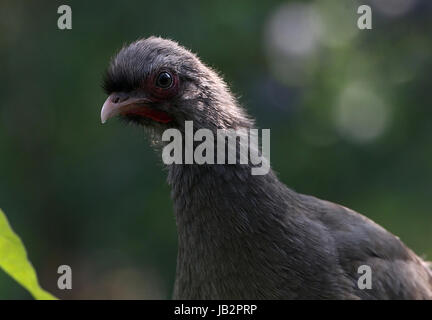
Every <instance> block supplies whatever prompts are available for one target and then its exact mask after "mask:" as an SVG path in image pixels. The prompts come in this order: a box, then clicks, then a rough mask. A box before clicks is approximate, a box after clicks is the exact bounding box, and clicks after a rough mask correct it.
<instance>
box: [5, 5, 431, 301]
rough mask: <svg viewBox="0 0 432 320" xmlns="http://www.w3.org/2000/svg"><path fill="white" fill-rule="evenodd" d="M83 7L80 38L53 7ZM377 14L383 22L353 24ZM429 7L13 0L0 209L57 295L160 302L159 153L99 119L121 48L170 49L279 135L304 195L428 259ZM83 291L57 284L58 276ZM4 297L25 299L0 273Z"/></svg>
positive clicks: (167, 283) (167, 220)
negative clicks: (211, 75)
mask: <svg viewBox="0 0 432 320" xmlns="http://www.w3.org/2000/svg"><path fill="white" fill-rule="evenodd" d="M61 4H68V5H70V6H71V8H72V30H68V31H62V30H59V29H58V28H57V19H58V17H59V16H60V15H59V14H57V8H58V6H59V5H61ZM361 4H369V5H370V6H371V8H372V14H373V29H372V30H359V29H358V28H357V19H358V17H359V15H358V14H357V8H358V6H359V5H361ZM431 27H432V2H431V1H428V0H423V1H421V0H387V1H385V0H374V1H372V0H369V1H366V0H365V1H343V0H337V1H327V0H320V1H318V0H317V1H261V0H254V1H251V0H248V1H214V2H210V1H196V2H195V1H193V2H191V1H128V2H119V1H112V2H110V1H66V2H55V1H44V2H42V1H38V2H36V1H12V0H2V2H1V4H0V74H1V80H0V81H1V85H0V96H1V99H0V207H1V208H2V209H3V210H4V211H5V213H6V214H7V215H8V217H9V220H10V223H11V225H12V226H13V228H14V229H15V231H16V232H17V233H18V234H19V235H20V236H21V237H22V239H23V241H24V244H25V245H26V247H27V250H28V253H29V256H30V259H31V261H32V263H33V264H34V266H35V268H36V270H37V272H38V274H39V277H40V282H41V284H42V286H43V287H44V288H45V289H47V290H49V291H51V292H52V293H54V294H55V295H57V296H58V297H60V298H63V299H78V298H81V299H100V298H118V299H122V298H130V299H157V298H161V299H165V298H169V297H170V295H171V290H172V286H173V281H174V275H175V264H176V254H177V249H176V245H177V243H176V241H177V238H176V237H177V236H176V228H175V220H174V215H173V213H172V203H171V200H170V197H169V188H168V186H167V184H166V182H165V179H166V177H165V173H164V172H163V170H162V164H161V158H160V156H159V155H157V154H156V153H155V152H153V151H152V150H151V148H150V147H149V145H148V143H147V141H146V140H145V136H144V134H143V132H142V130H140V129H139V128H134V127H126V126H125V125H124V124H122V123H121V122H119V121H115V120H114V121H110V122H109V123H108V124H107V125H104V126H102V125H101V123H100V116H99V115H100V109H101V106H102V104H103V102H104V100H105V98H106V97H105V95H104V93H103V92H102V90H101V88H100V83H101V76H102V74H103V71H104V70H105V68H106V67H107V65H108V62H109V59H110V57H111V56H112V55H113V54H114V53H115V52H116V51H117V50H118V49H119V48H121V46H122V45H123V44H125V43H128V42H130V41H133V40H136V39H138V38H140V37H146V36H150V35H160V36H163V37H167V38H171V39H175V40H177V41H179V42H180V43H181V44H183V45H184V46H186V47H188V48H190V49H191V50H192V51H194V52H196V53H198V55H199V56H200V57H201V59H202V60H203V61H204V62H206V63H208V64H209V65H211V66H212V67H214V68H216V69H218V70H220V71H221V72H222V74H224V76H225V79H226V80H227V82H228V83H229V84H230V85H231V87H232V89H233V92H234V93H235V94H236V95H237V96H239V99H240V101H241V103H242V104H243V105H245V106H247V108H248V110H249V112H250V113H251V114H252V115H253V116H254V117H256V118H257V123H258V126H259V127H260V128H270V129H271V130H272V131H271V162H272V164H273V168H274V169H275V171H277V172H278V175H279V177H280V178H281V180H282V181H283V182H285V183H286V184H287V185H289V186H291V187H292V188H293V189H295V190H297V191H299V192H302V193H307V194H312V195H315V196H317V197H320V198H325V199H328V200H330V201H333V202H337V203H340V204H343V205H345V206H349V207H351V208H352V209H355V210H357V211H359V212H361V213H363V214H365V215H367V216H368V217H370V218H372V219H373V220H375V221H376V222H378V223H379V224H381V225H382V226H384V227H385V228H387V229H388V230H390V231H391V232H393V233H395V234H396V235H398V236H399V237H400V238H401V239H402V240H403V241H404V242H405V243H406V244H407V245H408V246H410V247H411V248H412V249H414V250H415V251H416V253H418V254H419V255H426V257H427V258H429V259H432V212H431V210H430V203H431V195H432V194H431V190H432V188H431V187H432V144H431V138H432V126H431V117H432V108H431V99H430V93H431V86H432V78H431V77H432V59H431V53H432V52H431V51H432V42H431V34H432V33H431V31H432V28H431ZM62 264H67V265H70V266H71V267H72V271H73V289H72V290H70V291H60V290H58V289H57V278H58V276H59V275H57V267H58V266H59V265H62ZM0 298H1V299H13V298H18V299H19V298H30V295H29V294H28V293H27V292H26V291H25V290H24V289H22V288H21V287H20V286H19V285H17V284H16V283H15V282H14V281H13V280H12V279H11V278H9V277H8V276H6V275H5V273H4V272H3V271H1V270H0Z"/></svg>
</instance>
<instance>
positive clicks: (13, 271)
mask: <svg viewBox="0 0 432 320" xmlns="http://www.w3.org/2000/svg"><path fill="white" fill-rule="evenodd" d="M0 268H2V269H3V270H4V271H5V272H6V273H7V274H9V275H10V276H11V277H12V278H14V279H15V280H16V281H17V282H18V283H19V284H20V285H22V286H23V287H24V288H26V289H27V290H28V291H29V292H30V293H31V295H32V296H33V297H34V298H35V299H38V300H56V299H57V298H55V297H54V296H53V295H51V294H50V293H48V292H47V291H45V290H43V289H42V288H41V287H40V286H39V282H38V279H37V276H36V272H35V270H34V268H33V266H32V264H31V263H30V261H29V260H28V259H27V252H26V249H25V248H24V245H23V243H22V241H21V239H20V238H19V237H18V235H17V234H16V233H15V232H14V231H13V230H12V228H11V227H10V225H9V222H8V220H7V218H6V216H5V214H4V213H3V211H2V210H1V209H0Z"/></svg>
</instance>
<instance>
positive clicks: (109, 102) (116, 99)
mask: <svg viewBox="0 0 432 320" xmlns="http://www.w3.org/2000/svg"><path fill="white" fill-rule="evenodd" d="M148 102H149V100H148V99H146V98H136V97H132V96H130V95H129V94H127V93H123V92H114V93H112V94H111V95H110V96H109V97H108V98H107V99H106V100H105V103H104V104H103V106H102V110H101V121H102V123H105V122H106V121H107V120H108V119H110V118H113V117H115V116H117V115H119V114H127V113H134V112H135V111H137V110H139V109H140V108H142V107H143V106H144V105H145V104H146V103H148Z"/></svg>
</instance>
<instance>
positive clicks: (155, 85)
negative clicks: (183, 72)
mask: <svg viewBox="0 0 432 320" xmlns="http://www.w3.org/2000/svg"><path fill="white" fill-rule="evenodd" d="M162 78H163V79H162ZM162 80H163V81H162ZM178 84H179V79H178V76H177V74H176V73H175V72H172V71H170V70H167V69H160V70H159V71H158V72H155V73H154V75H153V77H151V78H150V82H149V83H148V88H149V90H150V92H151V95H152V97H153V98H154V99H155V100H156V101H161V100H168V99H171V98H173V97H174V96H176V95H177V93H178V88H179V85H178Z"/></svg>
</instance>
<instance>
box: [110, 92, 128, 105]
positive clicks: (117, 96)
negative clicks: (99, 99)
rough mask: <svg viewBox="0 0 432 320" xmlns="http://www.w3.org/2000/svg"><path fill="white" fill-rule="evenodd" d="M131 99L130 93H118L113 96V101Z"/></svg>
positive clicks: (118, 101)
mask: <svg viewBox="0 0 432 320" xmlns="http://www.w3.org/2000/svg"><path fill="white" fill-rule="evenodd" d="M127 99H129V96H128V95H122V94H116V95H114V96H113V97H112V98H111V101H112V102H113V103H120V102H123V101H126V100H127Z"/></svg>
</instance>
